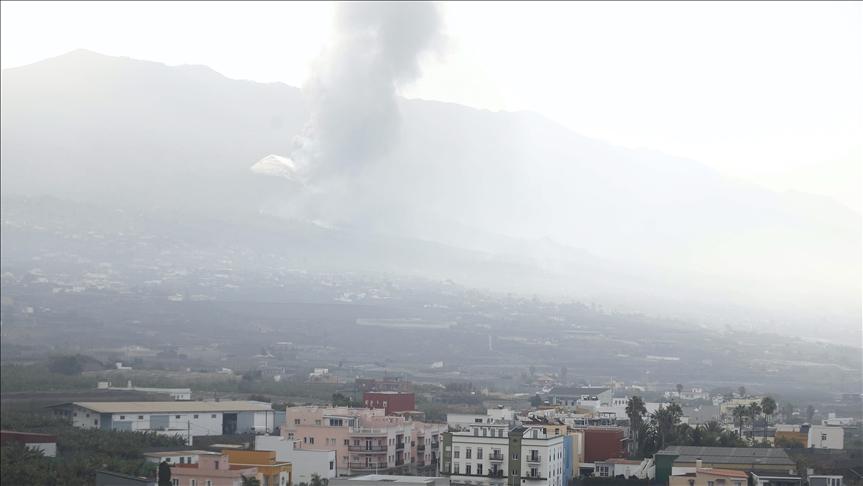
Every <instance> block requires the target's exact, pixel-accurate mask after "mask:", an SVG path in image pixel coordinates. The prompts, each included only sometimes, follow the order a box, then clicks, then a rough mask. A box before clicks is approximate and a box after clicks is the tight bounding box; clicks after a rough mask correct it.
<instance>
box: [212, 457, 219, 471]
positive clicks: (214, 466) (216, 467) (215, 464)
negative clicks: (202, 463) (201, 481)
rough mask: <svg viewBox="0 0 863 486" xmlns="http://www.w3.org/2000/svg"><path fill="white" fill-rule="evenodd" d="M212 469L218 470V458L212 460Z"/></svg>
mask: <svg viewBox="0 0 863 486" xmlns="http://www.w3.org/2000/svg"><path fill="white" fill-rule="evenodd" d="M213 469H216V470H218V469H219V460H218V459H216V460H215V461H213Z"/></svg>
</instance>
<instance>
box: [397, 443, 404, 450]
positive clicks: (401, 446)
mask: <svg viewBox="0 0 863 486" xmlns="http://www.w3.org/2000/svg"><path fill="white" fill-rule="evenodd" d="M404 448H405V443H404V442H396V449H404Z"/></svg>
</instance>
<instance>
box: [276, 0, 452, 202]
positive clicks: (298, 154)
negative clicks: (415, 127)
mask: <svg viewBox="0 0 863 486" xmlns="http://www.w3.org/2000/svg"><path fill="white" fill-rule="evenodd" d="M336 8H337V11H336V18H335V22H336V29H335V37H334V39H333V41H332V43H331V44H330V45H329V46H327V47H326V49H325V50H324V52H323V54H322V56H321V57H320V59H319V60H318V61H317V63H316V65H315V66H314V74H313V76H312V77H311V78H310V79H309V81H308V83H307V85H306V87H305V90H306V92H307V95H308V96H309V97H310V99H311V102H312V108H311V116H310V119H309V120H308V122H307V123H306V126H305V127H304V129H303V132H302V134H301V135H300V136H298V137H297V138H296V139H295V140H294V147H293V150H292V152H291V155H290V158H291V161H290V163H291V164H292V165H293V167H294V168H295V170H296V172H297V176H298V178H299V179H300V180H302V181H303V182H304V183H307V184H311V185H315V184H316V183H319V182H321V181H322V180H326V179H329V178H332V177H347V176H350V175H352V174H356V173H357V172H358V171H359V170H361V169H362V168H363V167H364V166H366V165H367V164H369V163H371V162H373V161H374V160H375V159H376V158H378V157H380V156H382V155H383V154H385V153H386V152H387V151H388V149H389V148H390V147H391V146H392V144H393V143H394V141H395V140H396V139H397V137H398V129H399V111H398V103H397V90H398V87H399V85H401V84H404V83H408V82H411V81H413V80H415V79H416V78H417V77H418V76H419V74H420V69H419V62H418V61H419V58H420V56H421V55H422V54H423V53H425V52H427V51H429V50H433V49H434V48H435V47H436V46H437V44H438V43H439V41H440V37H441V35H440V29H441V24H442V22H441V16H440V12H439V10H438V6H437V5H436V4H434V3H419V2H416V3H415V2H369V3H364V2H346V3H340V4H338V6H337V7H336Z"/></svg>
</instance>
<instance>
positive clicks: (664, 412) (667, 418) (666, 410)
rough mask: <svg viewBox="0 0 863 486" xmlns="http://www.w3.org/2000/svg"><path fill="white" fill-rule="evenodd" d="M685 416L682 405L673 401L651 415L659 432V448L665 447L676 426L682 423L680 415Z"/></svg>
mask: <svg viewBox="0 0 863 486" xmlns="http://www.w3.org/2000/svg"><path fill="white" fill-rule="evenodd" d="M682 416H683V410H681V409H680V405H678V404H676V403H672V404H671V405H669V406H667V407H660V409H659V410H657V411H655V412H653V414H651V415H650V418H651V420H652V421H653V423H654V425H655V427H656V431H657V433H658V434H659V449H660V450H662V449H665V443H666V441H667V440H668V438H669V437H670V436H671V435H672V433H673V432H674V426H675V425H677V424H678V423H680V417H682Z"/></svg>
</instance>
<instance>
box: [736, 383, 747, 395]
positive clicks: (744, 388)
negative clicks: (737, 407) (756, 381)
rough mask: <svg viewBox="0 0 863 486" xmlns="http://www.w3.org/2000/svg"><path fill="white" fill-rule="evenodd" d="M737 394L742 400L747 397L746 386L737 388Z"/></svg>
mask: <svg viewBox="0 0 863 486" xmlns="http://www.w3.org/2000/svg"><path fill="white" fill-rule="evenodd" d="M737 393H738V394H739V395H740V398H743V397H745V396H746V387H745V386H743V385H740V386H739V387H738V388H737Z"/></svg>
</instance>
